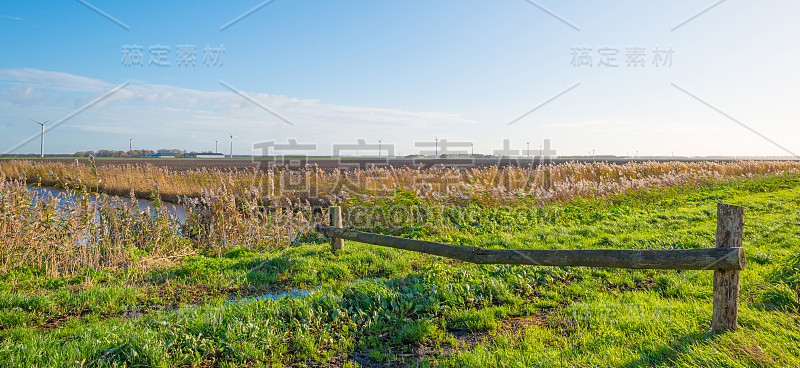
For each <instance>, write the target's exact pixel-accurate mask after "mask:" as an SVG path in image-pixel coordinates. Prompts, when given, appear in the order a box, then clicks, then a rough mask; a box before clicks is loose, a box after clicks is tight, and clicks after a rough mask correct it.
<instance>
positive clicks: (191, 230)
mask: <svg viewBox="0 0 800 368" xmlns="http://www.w3.org/2000/svg"><path fill="white" fill-rule="evenodd" d="M658 165H659V164H655V165H654V166H653V167H651V168H650V170H654V171H653V172H654V173H655V170H656V168H657V167H658ZM680 165H683V164H680ZM680 165H677V164H676V165H674V166H669V165H668V166H666V167H662V169H663V170H664V171H662V172H661V174H660V175H662V176H666V177H672V179H666V178H661V179H658V178H657V176H656V175H655V174H654V175H653V177H648V176H644V177H643V178H639V179H630V180H631V181H635V180H640V179H641V180H646V181H649V183H650V185H652V186H653V187H654V188H645V187H646V185H643V186H642V187H638V186H636V185H633V184H628V185H627V186H625V188H624V189H623V188H621V187H620V188H617V189H608V190H605V191H600V190H598V188H600V186H602V185H606V184H603V183H606V182H607V183H614V181H615V180H617V179H614V178H615V177H614V176H607V177H603V176H602V175H600V174H599V173H600V172H604V171H603V170H606V166H603V165H598V166H597V168H596V170H595V171H591V170H588V169H587V170H586V174H585V175H586V177H587V178H590V177H591V178H594V179H591V180H588V179H587V180H586V181H585V183H595V184H592V186H593V188H594V190H589V189H586V191H585V192H583V191H580V190H574V191H573V192H572V194H570V195H561V194H558V195H553V198H551V199H545V197H543V196H542V195H536V194H532V193H534V192H524V191H523V192H522V193H515V194H513V195H512V194H510V193H512V192H513V190H511V189H506V188H511V187H503V190H508V193H505V192H504V193H503V194H502V195H499V194H490V191H489V190H488V189H486V188H484V189H481V191H482V192H480V193H483V194H479V193H478V192H467V193H468V194H467V195H466V197H463V198H460V199H459V198H458V197H457V196H455V195H447V194H446V193H447V192H446V191H445V190H440V189H436V188H434V189H430V188H429V189H424V188H425V187H420V186H416V185H414V184H413V183H411V184H398V185H395V186H394V187H391V188H392V190H390V191H385V192H360V193H359V195H344V194H341V195H338V196H336V197H335V198H334V201H335V202H338V203H340V204H342V205H343V207H344V213H345V215H346V216H347V223H346V225H347V226H350V227H356V228H360V229H364V230H368V231H371V232H378V233H386V234H393V235H397V236H403V237H409V238H416V239H425V240H432V241H439V242H445V243H451V244H463V245H469V246H481V247H487V248H538V249H578V248H626V249H684V248H706V247H712V246H713V239H714V229H715V212H714V208H715V206H716V203H717V202H725V203H730V204H734V205H739V206H743V207H745V211H746V215H745V216H746V219H745V221H746V226H745V234H744V246H745V248H746V250H747V257H748V268H747V270H745V271H743V272H742V283H741V305H740V318H739V323H740V327H741V328H740V329H739V330H738V331H736V332H731V333H726V334H722V335H712V334H711V333H710V332H709V324H710V315H711V298H712V287H711V286H712V280H711V274H712V273H711V272H708V271H664V270H616V269H588V268H571V267H534V266H496V265H472V264H465V263H462V262H457V261H451V260H444V259H441V258H437V257H433V256H428V255H422V254H417V253H411V252H404V251H399V250H393V249H386V248H380V247H376V246H371V245H366V244H358V243H352V242H345V247H344V249H343V250H342V251H341V252H339V253H338V254H337V255H334V254H332V253H331V252H330V250H329V244H328V243H327V240H326V239H324V238H322V237H321V236H319V235H317V234H316V233H315V232H313V231H310V225H312V224H313V223H315V222H317V221H319V220H320V219H321V218H324V213H317V215H316V216H321V217H316V218H315V217H314V216H315V215H314V213H315V212H314V209H313V208H311V207H310V205H309V207H303V206H301V205H300V204H301V203H302V202H300V201H299V200H296V201H293V202H289V201H287V200H290V199H289V198H282V199H280V200H282V201H286V202H284V203H283V204H282V205H279V203H280V202H271V203H273V204H272V206H271V207H269V210H265V208H267V207H264V206H263V204H264V203H265V202H259V201H261V200H263V198H262V195H263V193H262V192H258V191H255V190H251V191H250V192H247V191H246V190H244V188H245V187H244V186H243V185H244V184H239V183H240V182H239V181H237V180H238V179H237V178H239V177H238V176H237V175H242V176H245V175H253V176H255V175H267V174H265V173H249V174H248V173H242V172H239V173H226V174H225V175H228V176H227V177H230V178H232V179H230V181H225V180H227V179H225V180H223V181H222V183H221V184H219V183H218V185H219V187H216V188H214V187H210V188H208V189H205V190H203V191H201V194H200V196H199V197H197V198H195V199H192V200H193V201H195V202H192V204H191V205H190V212H191V215H190V217H189V220H187V221H186V222H184V223H181V222H179V221H177V220H176V219H174V218H171V217H170V216H169V214H167V213H161V212H159V211H156V212H157V213H156V214H155V215H153V214H150V215H137V212H136V211H133V209H132V208H131V205H130V204H129V203H127V204H126V203H123V202H116V201H117V200H115V199H113V198H108V197H106V196H103V195H98V194H92V192H93V191H92V190H82V188H77V191H75V192H72V193H70V194H69V195H73V196H77V197H76V199H75V200H64V199H63V198H62V199H61V200H56V199H49V200H34V199H35V198H36V196H37V195H38V194H37V192H36V190H35V189H31V188H26V187H25V185H24V183H23V182H22V181H16V182H14V181H13V180H12V181H11V182H9V183H8V184H6V185H4V186H3V187H2V196H3V197H2V202H1V203H2V204H1V205H2V208H0V210H1V211H2V212H0V216H3V217H2V219H1V220H0V241H2V243H0V245H1V246H2V249H0V255H1V256H2V257H3V258H2V259H3V262H4V268H3V269H2V270H0V366H10V367H11V366H13V367H26V366H29V367H34V366H110V367H111V366H127V367H133V366H156V367H157V366H223V367H224V366H231V367H232V366H263V365H269V366H331V367H333V366H351V367H356V366H362V367H373V366H387V365H388V366H420V367H427V366H498V367H514V366H578V367H584V366H586V367H588V366H630V367H637V366H681V367H694V366H730V367H766V366H798V365H800V348H798V346H800V294H798V290H800V273H799V272H798V271H800V257H798V254H800V225H798V223H800V215H798V213H800V175H798V174H796V173H794V172H795V171H796V168H793V167H791V166H784V164H778V163H772V164H770V165H775V166H773V167H769V166H768V165H764V164H752V165H754V166H748V165H750V164H747V163H741V164H738V166H736V165H734V166H730V167H727V166H724V165H728V164H720V165H723V166H716V165H717V164H709V166H708V167H709V169H707V170H709V171H705V173H704V174H699V173H697V172H695V173H693V174H691V175H690V174H685V176H683V177H682V178H679V177H681V174H679V173H677V172H676V171H669V170H667V168H669V167H672V168H673V169H674V170H677V169H675V168H676V167H679V166H680ZM731 165H733V164H731ZM759 165H761V166H759ZM556 167H557V166H556ZM556 167H552V168H550V169H549V170H550V175H551V178H553V177H554V174H553V173H554V172H556V171H557V170H556ZM580 167H582V166H581V165H577V166H574V167H573V168H572V170H573V173H580V172H581V171H580V170H578V168H580ZM643 167H645V166H642V167H639V168H628V169H627V170H632V171H631V172H630V173H628V174H626V175H634V174H635V172H636V170H643ZM714 168H716V169H714ZM721 168H724V169H725V170H727V171H724V170H722V169H721ZM612 169H613V170H617V168H614V167H611V166H609V168H608V169H607V170H612ZM712 169H713V170H717V174H714V175H712V174H710V173H711V172H712V171H713V170H712ZM4 170H5V169H4ZM36 170H39V168H37V169H36ZM82 170H87V169H86V168H83V169H82ZM88 170H91V168H89V169H88ZM385 170H389V169H385ZM482 170H487V172H486V174H487V175H488V172H490V170H495V172H500V171H503V170H505V172H506V173H520V175H523V174H521V173H523V172H526V173H527V174H526V175H531V173H532V172H534V171H535V170H544V168H538V169H533V170H534V171H524V169H519V168H517V169H502V170H501V169H482ZM515 170H516V171H515ZM558 170H566V169H558ZM4 172H5V171H4ZM564 172H566V171H564ZM771 172H775V173H777V175H765V174H768V173H771ZM592 173H593V174H592ZM218 174H219V175H223V174H222V173H218ZM462 174H463V173H462ZM26 175H27V176H26V177H27V178H28V179H30V178H31V177H32V176H31V175H29V174H26ZM59 175H60V174H59ZM106 175H107V174H106V173H103V172H101V171H98V173H97V176H98V177H100V178H106V177H109V178H110V177H112V176H110V175H108V176H106ZM325 175H333V174H328V173H325ZM387 175H390V174H388V173H387ZM409 175H411V174H409ZM463 175H476V174H475V173H472V174H463ZM590 175H595V176H590ZM603 175H611V174H609V173H608V172H605V174H603ZM737 175H741V176H742V177H740V178H736V179H732V177H735V176H737ZM54 176H55V174H54ZM90 177H93V176H91V175H90ZM190 177H191V176H190ZM474 177H475V176H473V178H474ZM633 177H634V178H635V176H633ZM12 178H14V179H17V180H19V179H20V178H19V176H12ZM558 178H560V179H553V181H554V183H555V182H559V180H560V182H561V183H562V184H560V185H561V186H559V187H557V188H573V187H574V188H577V187H578V184H576V183H580V182H581V181H580V180H578V179H574V180H573V181H572V183H573V184H571V185H574V186H573V187H570V186H569V185H568V184H567V183H569V181H568V180H567V179H566V178H561V177H558ZM619 178H620V179H619V180H617V181H616V182H617V183H621V182H623V180H622V179H621V178H622V176H620V177H619ZM676 178H679V179H676ZM26 180H27V179H26ZM104 180H105V179H104ZM394 180H398V181H397V182H398V183H404V182H401V181H399V179H394ZM442 180H444V179H442ZM520 180H521V179H520ZM592 180H595V181H592ZM625 180H628V179H625ZM514 182H516V181H514ZM82 183H83V184H86V183H87V182H86V181H82ZM581 185H588V184H581ZM608 185H609V188H611V184H608ZM616 185H622V184H616ZM554 186H555V184H554ZM73 188H74V186H73ZM487 188H488V187H487ZM495 188H496V189H497V188H501V185H499V184H498V185H496V186H495ZM523 188H524V187H523ZM101 189H102V188H101ZM161 189H163V186H161V183H159V191H160V190H161ZM150 190H151V193H152V191H153V190H152V188H151V189H150ZM422 190H428V191H429V192H430V194H425V193H422V192H420V191H422ZM497 190H499V189H497ZM563 190H567V189H563ZM101 191H102V190H101ZM129 191H130V188H129ZM246 193H250V195H251V196H250V197H244V195H246ZM526 193H527V194H526ZM64 195H65V196H66V195H67V194H64ZM481 195H486V196H487V197H486V198H485V199H483V200H481V199H480V198H481ZM491 195H498V196H499V197H498V198H501V199H498V200H495V201H492V200H490V198H491ZM156 198H157V197H156ZM246 198H250V202H248V201H247V200H245V199H246ZM187 201H189V199H187ZM231 203H233V204H231ZM248 203H250V205H251V207H248ZM275 203H278V204H275ZM81 206H83V207H81ZM92 206H94V207H92ZM93 208H94V209H96V212H95V213H100V214H99V215H90V213H92V212H91V210H92V209H93ZM248 208H249V210H248ZM278 208H280V209H281V211H284V212H276V211H278ZM103 211H106V212H110V213H111V214H110V215H108V214H103ZM73 212H74V213H73ZM94 216H99V219H100V221H97V219H98V218H97V217H94ZM103 216H106V217H103ZM115 216H116V217H115ZM248 216H250V217H248ZM259 216H260V217H259ZM114 218H116V219H118V220H108V219H114ZM259 219H262V220H259ZM114 221H119V222H114ZM126 221H127V222H126ZM193 221H194V222H193ZM226 221H227V222H226ZM257 221H264V222H262V223H260V224H259V223H257ZM109 224H111V225H109ZM204 226H205V227H204ZM264 228H267V229H271V230H264ZM275 228H277V229H286V230H285V231H284V230H276V229H275ZM15 229H20V230H19V231H23V232H22V233H20V234H25V237H16V236H15V234H17V232H15V231H16V230H15ZM59 229H61V230H59ZM259 231H274V232H275V233H267V232H264V233H258V232H259ZM281 231H283V232H281ZM40 234H41V235H40ZM74 234H90V235H91V236H90V237H88V238H87V237H79V236H77V235H74ZM259 234H261V235H259ZM276 234H278V235H276ZM37 236H38V237H37ZM258 236H261V238H258V240H257V241H252V238H255V237H258ZM147 237H150V238H147ZM27 238H30V240H26V239H27ZM26 241H27V242H28V243H27V244H29V245H32V249H31V250H28V251H27V253H26V252H25V251H26V250H25V249H26V248H25V244H26ZM53 244H55V245H53ZM70 245H71V246H70ZM59 257H60V258H59ZM81 257H84V258H81ZM53 258H58V259H61V261H53ZM34 260H35V261H34ZM76 260H81V261H80V262H85V263H80V262H77V261H76Z"/></svg>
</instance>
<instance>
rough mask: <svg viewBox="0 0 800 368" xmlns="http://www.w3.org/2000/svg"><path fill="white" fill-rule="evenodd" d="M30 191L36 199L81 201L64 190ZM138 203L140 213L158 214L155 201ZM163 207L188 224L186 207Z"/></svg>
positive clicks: (125, 199) (126, 199)
mask: <svg viewBox="0 0 800 368" xmlns="http://www.w3.org/2000/svg"><path fill="white" fill-rule="evenodd" d="M28 189H30V190H31V191H32V192H34V193H35V194H34V195H35V198H41V199H50V198H56V197H58V196H59V195H61V197H60V198H62V200H66V201H77V200H79V199H80V194H77V193H75V192H70V191H66V190H63V189H57V188H51V187H38V186H28ZM108 197H109V198H110V199H112V200H115V201H119V202H120V203H124V204H125V205H127V204H130V203H131V199H130V198H129V197H121V196H115V195H109V196H108ZM90 198H91V199H90V200H94V198H95V197H94V196H92V197H90ZM34 200H36V199H34ZM136 202H137V204H138V205H139V211H140V212H147V211H148V210H149V211H150V213H152V214H155V213H156V206H155V204H154V203H153V201H151V200H148V199H141V198H137V199H136ZM161 207H162V208H163V209H164V210H166V211H167V213H169V214H170V215H171V216H173V217H175V218H177V219H178V220H179V221H180V222H182V223H183V222H186V219H188V218H189V212H188V211H186V207H184V206H181V205H177V204H173V203H164V202H162V204H161Z"/></svg>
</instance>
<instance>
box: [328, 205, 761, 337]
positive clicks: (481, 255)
mask: <svg viewBox="0 0 800 368" xmlns="http://www.w3.org/2000/svg"><path fill="white" fill-rule="evenodd" d="M329 213H330V225H324V224H319V225H317V226H316V230H317V231H318V232H320V233H322V234H325V235H326V236H327V237H329V238H330V239H331V250H332V251H333V252H337V251H339V250H342V249H343V248H344V240H350V241H355V242H359V243H367V244H374V245H379V246H383V247H389V248H395V249H403V250H408V251H413V252H419V253H426V254H432V255H436V256H441V257H447V258H452V259H457V260H461V261H465V262H471V263H477V264H514V265H534V266H569V267H605V268H629V269H670V270H712V271H714V302H713V303H714V305H713V310H712V317H711V331H712V332H715V333H717V332H722V331H728V330H736V329H737V310H738V306H739V272H740V271H742V270H744V269H745V266H746V263H747V260H746V257H745V252H744V249H743V248H742V241H743V239H742V238H743V232H744V208H742V207H738V206H731V205H727V204H722V203H719V204H717V230H716V247H715V248H704V249H678V250H674V249H670V250H635V249H571V250H545V249H485V248H478V247H467V246H463V245H452V244H443V243H436V242H430V241H422V240H414V239H406V238H398V237H395V236H388V235H379V234H372V233H366V232H361V231H355V230H350V229H345V228H343V227H342V213H341V208H340V207H336V206H334V207H330V210H329Z"/></svg>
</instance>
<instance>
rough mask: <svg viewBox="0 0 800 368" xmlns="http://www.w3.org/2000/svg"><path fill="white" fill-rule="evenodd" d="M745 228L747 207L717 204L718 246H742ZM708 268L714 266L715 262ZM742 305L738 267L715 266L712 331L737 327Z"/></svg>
mask: <svg viewBox="0 0 800 368" xmlns="http://www.w3.org/2000/svg"><path fill="white" fill-rule="evenodd" d="M743 231H744V208H743V207H739V206H731V205H727V204H722V203H718V204H717V234H716V247H717V248H741V247H742V237H743ZM709 268H713V265H712V266H710V267H709ZM738 306H739V270H719V269H715V270H714V309H713V311H712V313H711V332H712V333H718V332H724V331H733V330H736V328H737V324H736V312H737V309H738Z"/></svg>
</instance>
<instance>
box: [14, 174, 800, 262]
mask: <svg viewBox="0 0 800 368" xmlns="http://www.w3.org/2000/svg"><path fill="white" fill-rule="evenodd" d="M789 173H800V162H777V161H776V162H763V161H762V162H752V161H742V162H728V163H717V162H691V163H684V162H666V163H663V162H646V163H628V164H622V165H617V164H607V163H577V162H573V163H566V164H559V165H543V166H537V167H516V166H506V167H483V168H434V169H413V168H395V167H381V168H378V167H373V168H369V169H366V170H361V169H353V170H322V169H319V168H318V167H315V166H307V167H304V168H301V169H296V170H294V169H289V168H285V167H278V168H269V169H264V170H209V169H194V170H188V171H177V170H171V169H168V168H159V167H155V166H153V165H147V164H145V165H118V166H103V167H97V166H95V165H94V163H93V162H90V164H89V165H83V164H77V163H76V164H74V165H66V164H61V163H41V162H37V161H24V160H10V161H4V162H2V163H0V182H2V183H3V184H2V186H0V274H5V273H7V272H9V271H10V270H13V269H19V268H29V269H32V270H34V271H36V272H41V273H43V274H45V275H47V276H49V277H56V276H64V275H72V274H75V273H76V272H79V271H80V270H82V269H86V268H95V269H128V268H141V267H148V265H153V264H158V262H159V261H160V260H165V259H179V258H180V257H181V256H183V255H187V254H193V253H195V252H198V251H203V250H211V251H216V252H218V253H219V252H222V251H223V250H224V249H226V248H228V247H231V246H243V247H247V248H253V249H276V248H282V247H286V246H288V245H290V244H292V243H293V242H294V241H295V240H296V239H297V238H298V237H300V236H303V235H304V234H307V233H310V232H312V231H313V226H314V224H316V223H318V222H320V221H322V220H323V219H324V218H325V212H324V210H320V209H321V208H325V207H326V206H327V205H329V204H333V203H339V204H345V205H347V206H349V207H348V208H352V207H354V206H358V205H361V206H373V207H374V206H377V205H379V204H380V203H384V204H385V203H388V202H392V201H397V199H398V198H399V197H398V195H400V196H401V197H402V196H410V197H413V198H414V201H416V202H415V203H419V201H423V202H425V203H427V204H429V205H434V206H433V207H436V206H439V205H443V206H446V207H448V208H456V209H457V208H460V207H462V206H475V205H477V206H483V207H495V208H496V207H502V206H523V207H532V206H542V205H545V204H548V203H554V202H559V201H565V200H569V199H571V198H576V197H580V198H603V197H607V196H610V195H614V194H619V193H625V192H629V191H636V190H640V189H644V188H653V189H663V188H668V187H674V186H678V185H687V184H692V183H699V182H703V181H707V180H713V181H720V180H726V179H732V178H752V177H759V176H766V175H775V174H789ZM31 184H36V185H45V186H55V187H60V188H66V189H67V191H66V192H64V193H62V194H59V195H56V196H47V195H45V194H43V193H44V192H43V191H41V190H38V189H37V188H35V187H30V186H29V185H31ZM108 194H115V195H121V196H128V197H130V201H122V200H120V199H118V198H114V197H113V196H109V195H108ZM137 198H151V199H154V200H155V203H156V204H157V207H156V210H155V211H154V212H140V211H139V210H138V206H137V204H136V200H137ZM162 200H168V201H172V202H178V203H180V204H182V205H184V206H186V208H187V210H188V212H189V216H188V219H187V220H186V221H184V222H181V221H179V220H178V219H177V218H175V217H173V216H172V215H170V214H169V213H168V212H167V211H166V210H165V209H164V208H163V207H160V206H158V204H160V203H161V201H162ZM397 205H402V203H397ZM393 206H394V204H393ZM433 207H431V208H433Z"/></svg>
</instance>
